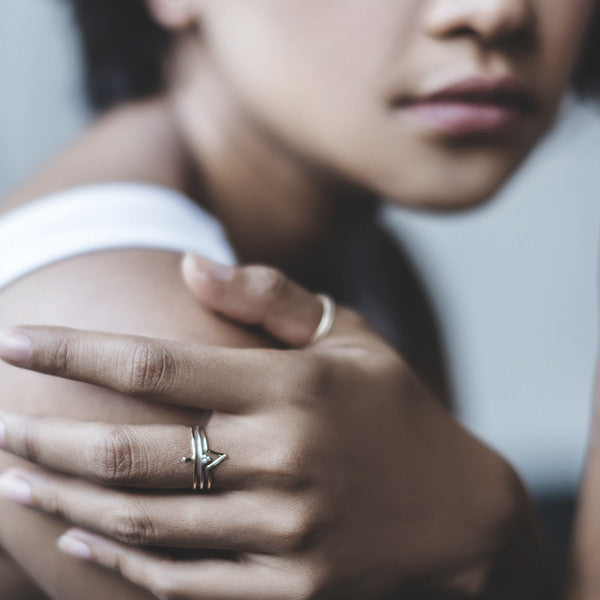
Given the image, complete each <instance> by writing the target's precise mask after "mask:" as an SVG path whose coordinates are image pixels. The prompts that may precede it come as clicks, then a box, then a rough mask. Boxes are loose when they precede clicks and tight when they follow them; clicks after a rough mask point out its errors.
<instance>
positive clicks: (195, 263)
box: [183, 252, 234, 282]
mask: <svg viewBox="0 0 600 600" xmlns="http://www.w3.org/2000/svg"><path fill="white" fill-rule="evenodd" d="M183 269H184V270H185V271H187V272H188V273H201V274H203V275H205V276H206V277H208V278H209V279H212V280H214V281H221V282H227V281H231V278H232V277H233V273H234V269H233V267H230V266H228V265H222V264H220V263H217V262H214V261H213V260H209V259H208V258H204V257H203V256H197V255H195V254H191V253H190V252H188V253H187V254H186V255H185V257H184V259H183Z"/></svg>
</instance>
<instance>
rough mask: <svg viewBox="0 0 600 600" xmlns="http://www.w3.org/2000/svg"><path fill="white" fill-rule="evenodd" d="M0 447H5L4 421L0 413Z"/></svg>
mask: <svg viewBox="0 0 600 600" xmlns="http://www.w3.org/2000/svg"><path fill="white" fill-rule="evenodd" d="M0 448H2V449H4V448H6V423H5V421H4V419H3V418H2V415H0Z"/></svg>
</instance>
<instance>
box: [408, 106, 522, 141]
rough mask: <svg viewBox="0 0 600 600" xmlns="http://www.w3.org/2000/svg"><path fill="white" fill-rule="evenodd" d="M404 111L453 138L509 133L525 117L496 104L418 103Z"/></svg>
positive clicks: (515, 128)
mask: <svg viewBox="0 0 600 600" xmlns="http://www.w3.org/2000/svg"><path fill="white" fill-rule="evenodd" d="M407 110H408V111H409V112H410V114H412V115H414V116H416V117H417V118H418V119H419V120H421V121H424V122H425V123H426V124H427V125H428V126H429V127H431V128H432V129H434V130H436V131H437V132H439V133H441V134H445V135H450V136H456V137H467V136H475V135H506V134H510V133H513V132H515V131H516V130H518V129H519V127H520V126H521V125H522V124H523V122H524V120H525V118H526V113H525V112H524V111H522V110H518V109H517V108H512V107H508V106H501V105H498V104H474V103H468V102H447V101H446V102H444V101H437V102H420V103H416V104H412V105H410V106H408V107H407Z"/></svg>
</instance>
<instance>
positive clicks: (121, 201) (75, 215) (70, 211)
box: [0, 183, 235, 289]
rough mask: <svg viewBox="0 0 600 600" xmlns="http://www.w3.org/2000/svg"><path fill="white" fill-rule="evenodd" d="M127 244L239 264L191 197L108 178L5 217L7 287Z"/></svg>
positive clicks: (1, 243) (1, 250)
mask: <svg viewBox="0 0 600 600" xmlns="http://www.w3.org/2000/svg"><path fill="white" fill-rule="evenodd" d="M122 248H140V249H141V248H152V249H160V250H171V251H175V252H193V253H195V254H200V255H202V256H205V257H206V258H209V259H212V260H214V261H217V262H220V263H223V264H234V263H235V256H234V254H233V251H232V249H231V246H230V245H229V242H228V241H227V238H226V236H225V233H224V231H223V229H222V227H221V225H220V224H219V222H218V221H217V220H216V219H215V218H214V217H213V216H211V215H210V214H208V213H207V212H206V211H205V210H203V209H202V208H200V207H199V206H197V205H196V204H194V203H193V202H192V201H191V200H189V199H188V198H187V197H186V196H184V195H182V194H180V193H179V192H176V191H174V190H170V189H167V188H163V187H159V186H155V185H148V184H140V183H106V184H97V185H89V186H84V187H77V188H73V189H70V190H66V191H62V192H59V193H56V194H52V195H50V196H46V197H44V198H40V199H39V200H35V201H33V202H30V203H29V204H26V205H24V206H22V207H18V208H15V209H14V210H12V211H10V212H8V213H6V214H5V215H3V216H2V217H0V289H2V288H3V287H6V286H7V285H8V284H10V283H12V282H14V281H16V280H18V279H20V278H21V277H23V276H24V275H27V274H28V273H31V272H33V271H35V270H37V269H39V268H41V267H44V266H46V265H49V264H51V263H54V262H57V261H60V260H64V259H67V258H71V257H74V256H77V255H80V254H85V253H88V252H97V251H100V250H116V249H122Z"/></svg>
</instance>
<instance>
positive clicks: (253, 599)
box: [58, 529, 309, 600]
mask: <svg viewBox="0 0 600 600" xmlns="http://www.w3.org/2000/svg"><path fill="white" fill-rule="evenodd" d="M58 546H59V548H60V549H61V550H63V552H66V553H68V554H70V555H72V556H74V557H76V558H78V559H83V560H88V561H92V562H95V563H96V564H99V565H101V566H103V567H105V568H107V569H110V570H112V571H115V572H117V573H118V574H120V575H121V576H123V577H125V578H126V579H128V580H129V581H131V582H133V583H135V584H137V585H138V586H140V587H142V588H144V589H146V590H148V591H150V592H151V593H153V594H154V595H155V596H156V597H157V598H159V599H164V600H167V599H170V598H177V599H178V600H280V599H281V598H291V597H294V598H302V597H307V598H308V597H309V596H308V595H307V596H301V595H299V593H298V590H299V587H298V586H295V589H294V587H292V586H294V583H292V581H291V579H292V578H290V577H288V578H287V582H286V581H285V579H284V577H282V575H280V574H279V575H278V574H276V573H270V572H269V571H267V569H265V568H264V567H263V566H261V565H259V564H255V563H254V562H251V561H236V562H234V561H225V560H216V559H207V560H197V561H188V562H183V561H179V560H178V561H175V560H170V559H166V558H162V557H159V556H156V555H154V554H150V553H148V552H144V551H141V550H136V549H133V548H130V547H128V546H126V545H124V544H121V543H118V542H113V541H111V540H107V539H105V538H102V537H100V536H98V535H94V534H92V533H90V532H87V531H84V530H81V529H72V530H69V531H68V532H67V533H65V534H64V535H63V536H62V537H61V538H60V539H59V541H58Z"/></svg>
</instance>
